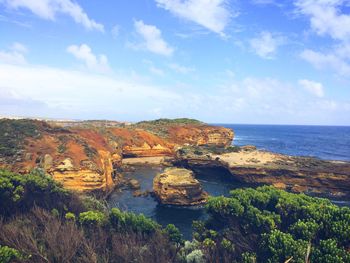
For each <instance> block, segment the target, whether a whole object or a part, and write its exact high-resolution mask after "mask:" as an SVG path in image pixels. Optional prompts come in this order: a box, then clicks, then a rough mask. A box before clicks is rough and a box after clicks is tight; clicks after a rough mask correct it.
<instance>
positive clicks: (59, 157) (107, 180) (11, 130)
mask: <svg viewBox="0 0 350 263" xmlns="http://www.w3.org/2000/svg"><path fill="white" fill-rule="evenodd" d="M232 139H233V132H232V130H230V129H227V128H222V127H215V126H211V125H207V124H204V123H202V122H199V121H196V120H192V119H174V120H168V119H161V120H156V121H147V122H140V123H136V124H127V123H120V122H114V121H80V122H75V121H39V120H32V119H20V120H12V119H1V120H0V168H6V169H9V170H12V171H15V172H19V173H27V172H29V171H30V170H32V169H34V168H41V169H43V170H44V171H45V172H47V173H48V174H50V175H51V176H52V177H53V178H54V179H55V180H57V181H59V182H61V183H62V184H63V186H64V187H65V188H68V189H73V190H77V191H81V192H85V191H94V190H102V191H110V190H111V189H113V188H114V187H115V185H117V184H118V182H119V181H120V180H121V178H120V176H119V173H118V170H119V168H120V167H121V163H122V160H123V158H127V157H159V156H171V157H173V156H174V155H175V152H176V149H177V148H178V147H180V146H183V145H204V144H205V145H215V146H228V145H230V144H231V142H232Z"/></svg>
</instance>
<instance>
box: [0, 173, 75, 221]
mask: <svg viewBox="0 0 350 263" xmlns="http://www.w3.org/2000/svg"><path fill="white" fill-rule="evenodd" d="M0 200H1V206H0V215H3V216H5V217H7V216H9V215H11V214H15V213H17V212H22V213H23V212H26V211H29V210H30V209H31V208H32V207H33V205H34V204H36V205H37V206H40V207H43V208H46V209H48V210H51V209H53V208H57V209H58V210H63V209H64V206H65V204H68V203H69V201H70V200H71V194H70V193H69V192H68V191H67V190H65V189H63V188H62V187H61V185H60V184H58V183H57V182H55V181H54V180H53V179H52V178H51V177H49V176H46V175H45V173H44V172H43V171H41V170H34V171H32V172H31V173H29V174H16V173H12V172H9V171H6V170H2V169H0Z"/></svg>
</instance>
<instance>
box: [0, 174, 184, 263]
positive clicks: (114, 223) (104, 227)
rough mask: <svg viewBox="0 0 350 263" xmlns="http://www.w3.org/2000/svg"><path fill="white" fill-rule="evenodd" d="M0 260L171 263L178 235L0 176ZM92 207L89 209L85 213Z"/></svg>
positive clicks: (49, 184)
mask: <svg viewBox="0 0 350 263" xmlns="http://www.w3.org/2000/svg"><path fill="white" fill-rule="evenodd" d="M0 202H1V205H0V216H1V217H2V219H1V218H0V262H1V263H2V262H141V263H142V262H174V261H176V260H177V259H176V252H177V251H178V249H179V242H180V241H179V231H178V229H176V228H175V227H170V228H167V229H163V228H162V227H161V226H160V225H158V224H157V223H156V222H154V221H152V220H151V219H148V218H146V217H144V216H143V215H135V214H133V213H126V212H122V211H120V210H118V209H112V210H111V211H110V212H109V211H108V210H107V209H106V207H105V206H104V205H103V203H101V202H99V201H98V200H96V199H95V198H93V197H81V196H77V195H75V194H74V193H72V192H69V191H66V190H64V189H62V188H61V186H60V185H59V184H57V183H56V182H54V181H53V180H52V179H51V178H49V177H47V176H45V174H43V173H42V172H41V171H34V172H32V173H30V174H25V175H19V174H16V173H11V172H8V171H4V170H1V172H0ZM90 209H92V210H90Z"/></svg>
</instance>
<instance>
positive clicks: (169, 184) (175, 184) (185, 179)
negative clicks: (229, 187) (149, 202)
mask: <svg viewBox="0 0 350 263" xmlns="http://www.w3.org/2000/svg"><path fill="white" fill-rule="evenodd" d="M153 191H154V194H155V196H156V197H157V199H158V200H159V202H160V203H162V204H168V205H199V204H203V203H205V202H206V200H207V197H208V194H207V193H206V192H204V191H203V189H202V186H201V185H200V183H199V181H198V180H196V179H195V178H194V175H193V172H192V171H190V170H187V169H183V168H167V169H165V171H164V172H163V173H161V174H158V175H157V176H156V177H155V178H154V180H153Z"/></svg>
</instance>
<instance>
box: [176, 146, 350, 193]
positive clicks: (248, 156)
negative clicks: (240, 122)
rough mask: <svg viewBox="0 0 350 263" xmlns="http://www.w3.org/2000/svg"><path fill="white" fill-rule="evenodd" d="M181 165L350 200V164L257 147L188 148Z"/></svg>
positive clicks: (180, 152) (179, 159) (182, 152)
mask: <svg viewBox="0 0 350 263" xmlns="http://www.w3.org/2000/svg"><path fill="white" fill-rule="evenodd" d="M176 156H177V157H176V163H177V165H180V166H184V167H187V168H191V169H193V170H197V169H206V168H210V167H211V168H213V167H216V168H222V169H225V170H226V171H228V172H229V174H230V175H231V178H232V179H233V180H236V181H239V182H245V183H263V184H271V185H275V186H276V187H278V188H283V189H289V190H291V191H293V192H308V193H314V194H321V195H329V196H333V197H338V196H339V197H340V196H347V197H348V198H349V197H350V163H349V162H340V161H325V160H320V159H317V158H309V157H294V156H288V155H283V154H277V153H272V152H266V151H260V150H257V149H256V148H255V147H253V146H248V147H241V148H239V147H230V148H227V149H225V150H222V152H220V151H216V152H215V151H213V150H212V149H208V148H206V147H185V148H182V149H179V150H178V152H177V155H176Z"/></svg>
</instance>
